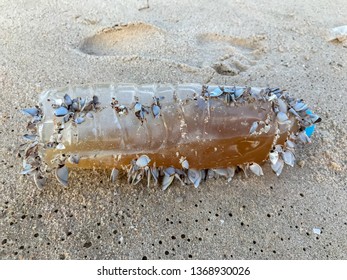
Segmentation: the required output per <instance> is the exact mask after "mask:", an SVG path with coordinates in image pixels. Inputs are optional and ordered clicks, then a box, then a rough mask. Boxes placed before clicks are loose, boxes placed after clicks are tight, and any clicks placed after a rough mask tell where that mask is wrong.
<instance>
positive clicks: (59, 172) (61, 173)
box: [55, 165, 69, 187]
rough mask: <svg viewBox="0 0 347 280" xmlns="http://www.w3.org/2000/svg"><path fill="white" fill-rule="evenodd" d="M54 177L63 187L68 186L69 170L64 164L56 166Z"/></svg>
mask: <svg viewBox="0 0 347 280" xmlns="http://www.w3.org/2000/svg"><path fill="white" fill-rule="evenodd" d="M55 177H56V178H57V180H58V181H59V183H60V184H62V185H63V186H64V187H67V186H68V177H69V170H68V169H67V167H66V166H65V165H63V166H60V167H58V168H56V170H55Z"/></svg>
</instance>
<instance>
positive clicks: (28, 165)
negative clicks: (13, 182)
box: [18, 107, 46, 189]
mask: <svg viewBox="0 0 347 280" xmlns="http://www.w3.org/2000/svg"><path fill="white" fill-rule="evenodd" d="M22 113H23V114H25V115H27V116H29V117H31V120H30V121H29V122H28V125H27V130H28V131H29V132H30V133H31V134H24V136H23V138H24V139H25V140H27V141H29V143H25V144H22V145H21V146H20V148H19V153H18V155H19V156H20V157H22V158H23V170H22V171H21V172H20V174H23V175H31V176H33V178H34V182H35V184H36V186H37V187H38V188H40V189H41V188H42V187H43V186H44V185H45V182H46V179H45V178H44V176H43V174H44V173H45V172H46V165H45V164H43V162H42V159H41V155H40V154H39V145H40V144H39V142H38V140H37V138H38V135H37V134H36V133H37V124H38V123H39V122H40V121H41V119H42V111H41V109H40V108H39V107H34V108H28V109H23V110H22Z"/></svg>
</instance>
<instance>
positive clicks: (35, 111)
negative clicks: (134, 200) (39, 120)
mask: <svg viewBox="0 0 347 280" xmlns="http://www.w3.org/2000/svg"><path fill="white" fill-rule="evenodd" d="M21 112H22V113H23V114H25V115H27V116H31V117H34V116H37V114H38V113H39V110H38V109H37V108H27V109H22V110H21Z"/></svg>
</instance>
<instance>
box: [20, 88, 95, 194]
mask: <svg viewBox="0 0 347 280" xmlns="http://www.w3.org/2000/svg"><path fill="white" fill-rule="evenodd" d="M49 101H50V100H49ZM55 102H57V101H55ZM52 107H53V108H54V115H55V116H56V117H60V118H62V119H61V121H59V122H56V123H55V127H54V132H53V134H52V135H51V137H50V141H49V142H48V143H46V144H45V145H44V148H55V149H58V150H63V149H65V146H64V144H63V143H62V139H63V135H62V131H63V130H64V128H65V124H66V123H68V122H69V121H72V122H73V124H75V125H78V124H81V123H83V122H84V121H85V118H89V119H92V118H94V116H93V113H92V111H98V110H99V109H100V102H99V100H98V97H97V96H93V98H92V100H91V101H89V102H87V100H86V99H83V98H81V97H77V98H74V99H72V98H71V97H70V96H69V95H68V94H65V95H64V100H63V101H62V102H60V103H54V104H52ZM22 112H23V113H24V114H25V115H27V116H30V117H32V120H30V121H29V123H28V125H27V130H29V131H31V133H32V134H25V135H24V136H23V138H24V139H25V140H28V141H29V143H28V144H23V145H22V146H21V147H22V148H24V149H21V150H20V153H19V154H20V155H22V154H23V170H22V171H21V174H25V175H32V176H33V177H34V182H35V184H36V186H37V187H39V188H42V187H43V186H44V185H45V182H46V179H45V177H44V173H46V172H48V171H49V170H48V169H47V166H46V164H44V162H43V161H42V158H41V155H40V154H39V145H42V143H39V142H38V141H37V138H38V135H36V133H37V125H38V124H39V123H40V121H41V120H42V117H43V116H42V110H41V109H40V108H39V107H38V106H36V107H34V108H28V109H23V110H22ZM67 158H68V160H69V162H70V163H75V164H77V163H78V162H79V157H78V156H76V155H70V156H68V157H67ZM65 160H66V156H65V155H59V156H58V157H56V158H55V159H54V161H55V163H56V166H57V167H56V169H55V176H56V178H57V179H58V181H59V182H60V183H61V184H62V185H64V186H67V183H68V182H67V181H68V169H67V167H66V166H65Z"/></svg>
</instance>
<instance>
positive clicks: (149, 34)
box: [79, 23, 262, 76]
mask: <svg viewBox="0 0 347 280" xmlns="http://www.w3.org/2000/svg"><path fill="white" fill-rule="evenodd" d="M261 40H262V38H260V37H252V38H238V37H232V36H224V35H219V34H212V33H205V34H200V35H198V36H197V37H196V38H195V39H193V40H191V39H190V40H185V41H184V43H181V42H182V37H180V35H177V34H168V33H167V32H166V31H164V30H162V29H160V28H158V27H155V26H153V25H150V24H146V23H130V24H126V25H116V26H114V27H112V28H107V29H103V30H102V31H100V32H98V33H96V34H95V35H93V36H91V37H87V38H85V39H84V40H83V41H82V42H81V44H80V46H79V51H81V52H83V53H85V54H88V55H94V56H117V57H133V56H138V57H141V58H143V59H155V60H158V57H159V59H160V60H165V61H168V60H169V61H171V62H173V63H179V64H186V65H188V66H190V67H195V68H204V67H212V68H213V69H214V70H215V71H216V72H217V73H219V74H221V75H228V76H234V75H237V74H239V73H240V72H243V71H246V70H247V69H248V68H249V67H251V66H252V65H255V63H256V60H257V59H258V58H259V55H260V53H261V51H262V47H261Z"/></svg>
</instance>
